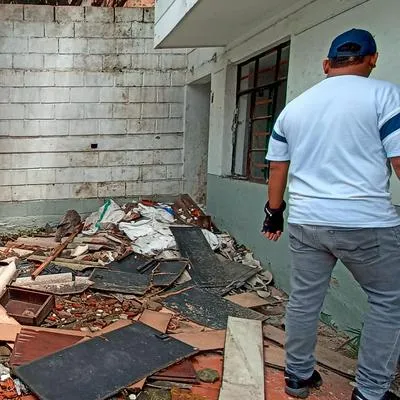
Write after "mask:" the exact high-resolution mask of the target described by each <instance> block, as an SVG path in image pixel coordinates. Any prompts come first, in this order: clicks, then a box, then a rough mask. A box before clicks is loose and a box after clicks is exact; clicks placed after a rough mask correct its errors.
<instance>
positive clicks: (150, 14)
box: [143, 7, 154, 23]
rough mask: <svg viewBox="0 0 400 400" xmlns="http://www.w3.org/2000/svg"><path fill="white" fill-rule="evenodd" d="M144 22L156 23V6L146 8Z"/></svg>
mask: <svg viewBox="0 0 400 400" xmlns="http://www.w3.org/2000/svg"><path fill="white" fill-rule="evenodd" d="M143 11H144V22H151V23H154V7H149V8H144V9H143Z"/></svg>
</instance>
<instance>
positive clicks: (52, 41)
mask: <svg viewBox="0 0 400 400" xmlns="http://www.w3.org/2000/svg"><path fill="white" fill-rule="evenodd" d="M60 40H68V39H60ZM29 52H30V53H41V54H43V53H47V54H54V53H58V39H56V38H39V39H38V38H29Z"/></svg>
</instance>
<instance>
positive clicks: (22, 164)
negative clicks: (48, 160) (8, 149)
mask: <svg viewBox="0 0 400 400" xmlns="http://www.w3.org/2000/svg"><path fill="white" fill-rule="evenodd" d="M42 159H43V155H42V154H39V153H37V154H18V153H17V154H12V157H11V167H12V168H14V169H16V168H18V169H21V168H40V167H41V166H42Z"/></svg>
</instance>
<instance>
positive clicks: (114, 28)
mask: <svg viewBox="0 0 400 400" xmlns="http://www.w3.org/2000/svg"><path fill="white" fill-rule="evenodd" d="M75 36H76V37H84V38H131V37H132V25H131V23H110V24H109V23H90V22H84V23H76V24H75Z"/></svg>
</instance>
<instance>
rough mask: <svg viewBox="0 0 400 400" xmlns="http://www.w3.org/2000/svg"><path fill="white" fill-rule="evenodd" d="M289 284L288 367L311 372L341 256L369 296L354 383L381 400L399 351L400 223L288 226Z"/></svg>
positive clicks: (291, 370) (300, 374)
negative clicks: (322, 316)
mask: <svg viewBox="0 0 400 400" xmlns="http://www.w3.org/2000/svg"><path fill="white" fill-rule="evenodd" d="M289 240H290V252H291V266H292V271H291V286H292V291H291V295H290V300H289V304H288V307H287V314H286V352H287V360H286V363H287V371H288V372H289V373H293V374H295V375H296V376H298V377H299V378H302V379H307V378H309V377H310V376H311V374H312V372H313V369H314V366H315V358H314V355H313V354H314V349H315V344H316V340H317V326H318V320H319V315H320V312H321V308H322V304H323V301H324V298H325V295H326V292H327V290H328V287H329V282H330V279H331V274H332V270H333V268H334V266H335V264H336V262H337V260H338V259H339V260H341V261H342V262H343V264H344V265H345V266H346V267H347V268H348V269H349V270H350V272H351V273H352V274H353V276H354V278H355V279H356V280H357V281H358V283H359V284H360V285H361V287H362V289H363V290H364V291H365V293H366V294H367V296H368V303H369V312H368V314H367V315H366V318H365V321H364V328H363V331H362V337H361V348H360V353H359V358H358V371H357V377H356V381H357V387H358V389H359V390H360V391H361V393H362V394H363V395H364V396H365V397H366V398H367V399H368V400H380V399H381V398H382V396H383V395H384V393H385V392H386V391H387V390H388V388H389V386H390V383H391V381H392V379H393V377H394V373H395V370H396V366H397V362H398V359H399V354H400V226H397V227H394V228H376V229H374V228H371V229H369V228H368V229H366V228H364V229H346V228H332V227H324V226H311V225H294V224H290V225H289Z"/></svg>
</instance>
